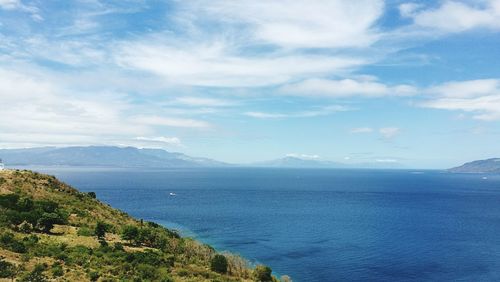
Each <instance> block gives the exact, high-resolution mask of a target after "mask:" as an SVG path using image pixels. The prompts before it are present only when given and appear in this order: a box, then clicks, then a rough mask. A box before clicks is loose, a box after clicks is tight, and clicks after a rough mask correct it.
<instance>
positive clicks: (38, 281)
mask: <svg viewBox="0 0 500 282" xmlns="http://www.w3.org/2000/svg"><path fill="white" fill-rule="evenodd" d="M45 269H46V266H45V265H43V264H37V265H36V266H35V269H33V271H31V272H29V273H26V274H25V275H23V276H21V279H19V281H20V282H45V281H48V279H47V276H45V275H44V274H43V271H44V270H45Z"/></svg>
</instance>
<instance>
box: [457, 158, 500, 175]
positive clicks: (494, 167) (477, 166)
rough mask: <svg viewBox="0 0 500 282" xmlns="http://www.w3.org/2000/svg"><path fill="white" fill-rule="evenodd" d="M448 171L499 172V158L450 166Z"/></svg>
mask: <svg viewBox="0 0 500 282" xmlns="http://www.w3.org/2000/svg"><path fill="white" fill-rule="evenodd" d="M448 171H450V172H456V173H500V158H492V159H486V160H477V161H472V162H468V163H465V164H463V165H461V166H458V167H454V168H450V169H449V170H448Z"/></svg>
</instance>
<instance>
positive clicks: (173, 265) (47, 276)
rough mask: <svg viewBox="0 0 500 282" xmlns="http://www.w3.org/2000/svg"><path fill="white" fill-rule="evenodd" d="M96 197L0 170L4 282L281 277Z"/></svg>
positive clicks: (50, 178) (25, 173)
mask: <svg viewBox="0 0 500 282" xmlns="http://www.w3.org/2000/svg"><path fill="white" fill-rule="evenodd" d="M95 196H96V195H95V194H94V193H92V192H91V193H82V192H79V191H77V190H76V189H74V188H72V187H70V186H68V185H66V184H64V183H62V182H60V181H58V180H57V179H56V178H55V177H53V176H48V175H43V174H39V173H36V172H31V171H19V170H16V171H13V170H4V171H0V281H11V279H16V281H49V280H50V281H278V280H277V279H276V278H275V277H274V276H271V269H270V268H268V267H265V266H257V267H255V268H251V267H250V265H249V264H248V262H247V261H246V260H244V259H242V258H241V257H238V256H236V255H232V254H229V253H223V254H220V253H218V252H217V251H216V250H214V249H213V248H212V247H210V246H208V245H205V244H202V243H199V242H197V241H195V240H193V239H190V238H182V237H180V236H179V235H178V234H177V233H176V232H175V231H172V230H169V229H166V228H164V227H162V226H159V225H158V224H155V223H152V222H143V221H142V220H137V219H134V218H132V217H130V216H128V215H127V214H126V213H124V212H121V211H119V210H116V209H113V208H111V207H110V206H108V205H106V204H104V203H101V202H100V201H99V200H97V199H96V197H95ZM284 279H285V280H287V278H286V277H285V278H284Z"/></svg>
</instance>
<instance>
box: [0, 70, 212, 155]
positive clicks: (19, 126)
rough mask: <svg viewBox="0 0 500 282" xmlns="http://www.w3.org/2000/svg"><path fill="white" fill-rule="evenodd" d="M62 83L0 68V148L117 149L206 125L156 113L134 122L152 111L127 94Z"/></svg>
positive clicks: (36, 74)
mask: <svg viewBox="0 0 500 282" xmlns="http://www.w3.org/2000/svg"><path fill="white" fill-rule="evenodd" d="M65 82H66V80H64V79H63V80H61V79H60V78H58V77H56V78H53V77H52V76H50V75H47V74H46V73H44V72H41V73H39V72H37V70H36V69H32V70H30V72H28V71H26V72H22V71H20V70H12V69H6V68H2V67H0V105H2V110H1V112H2V118H0V133H1V134H0V145H1V146H9V147H13V146H14V145H15V144H16V143H17V144H18V146H41V145H64V144H66V145H90V144H118V143H122V142H125V141H126V140H131V139H133V138H134V136H137V135H138V134H140V135H143V136H150V135H151V134H155V132H157V126H160V127H161V126H170V127H178V128H188V129H201V128H207V127H209V126H210V124H208V123H207V122H204V121H199V120H194V119H180V118H174V117H165V116H163V115H160V114H161V112H158V115H156V116H153V117H151V116H145V117H144V118H143V119H142V120H140V119H139V120H134V118H133V117H135V116H138V115H139V114H140V113H141V112H142V111H147V112H150V113H151V112H154V110H153V109H152V108H147V109H143V108H141V106H140V105H134V104H132V103H130V102H129V101H128V99H127V95H123V94H120V93H111V92H110V93H108V92H85V91H83V92H82V90H79V91H75V90H74V89H73V88H71V87H70V86H68V85H66V84H65ZM158 141H159V140H158ZM164 141H171V142H175V139H171V140H167V139H165V140H164Z"/></svg>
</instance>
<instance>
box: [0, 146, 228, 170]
mask: <svg viewBox="0 0 500 282" xmlns="http://www.w3.org/2000/svg"><path fill="white" fill-rule="evenodd" d="M0 158H1V159H3V162H4V164H5V165H6V166H16V165H18V166H19V165H47V166H100V167H101V166H102V167H120V168H127V167H130V168H141V167H142V168H170V167H217V166H227V165H228V164H226V163H223V162H219V161H215V160H211V159H206V158H195V157H190V156H188V155H184V154H181V153H172V152H168V151H165V150H161V149H138V148H134V147H113V146H86V147H63V148H57V147H43V148H29V149H3V150H0Z"/></svg>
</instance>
